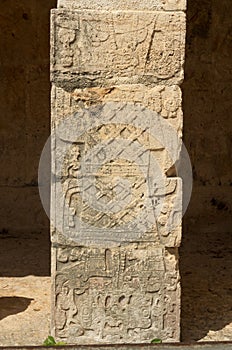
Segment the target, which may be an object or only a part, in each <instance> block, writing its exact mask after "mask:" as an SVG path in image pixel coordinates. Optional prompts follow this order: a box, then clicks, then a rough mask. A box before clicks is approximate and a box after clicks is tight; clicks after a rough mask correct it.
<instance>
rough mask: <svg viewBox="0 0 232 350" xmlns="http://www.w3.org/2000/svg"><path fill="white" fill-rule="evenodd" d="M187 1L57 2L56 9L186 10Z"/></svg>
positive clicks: (69, 0)
mask: <svg viewBox="0 0 232 350" xmlns="http://www.w3.org/2000/svg"><path fill="white" fill-rule="evenodd" d="M186 1H187V0H146V1H139V0H111V1H107V0H101V1H98V0H92V1H91V0H80V1H76V0H58V7H61V8H69V9H72V8H73V9H81V10H85V9H91V10H92V9H96V10H135V9H136V10H142V11H145V10H168V11H177V10H186Z"/></svg>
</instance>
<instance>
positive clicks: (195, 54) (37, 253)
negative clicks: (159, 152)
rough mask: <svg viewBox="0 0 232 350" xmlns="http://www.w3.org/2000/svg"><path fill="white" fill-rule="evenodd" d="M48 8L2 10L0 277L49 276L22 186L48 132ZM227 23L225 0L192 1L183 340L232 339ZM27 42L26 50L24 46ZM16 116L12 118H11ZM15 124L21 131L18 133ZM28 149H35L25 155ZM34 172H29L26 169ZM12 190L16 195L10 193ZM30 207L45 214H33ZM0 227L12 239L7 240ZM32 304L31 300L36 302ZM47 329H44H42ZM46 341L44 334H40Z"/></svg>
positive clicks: (44, 245) (5, 3)
mask: <svg viewBox="0 0 232 350" xmlns="http://www.w3.org/2000/svg"><path fill="white" fill-rule="evenodd" d="M65 2H67V0H66V1H65ZM85 3H86V1H85ZM110 3H111V2H110ZM146 3H148V1H147V2H146ZM138 6H139V4H138ZM54 7H55V1H54V0H39V1H37V0H25V1H23V0H20V1H17V0H12V1H10V0H1V2H0V8H1V21H0V25H1V31H0V36H1V48H2V49H1V52H0V55H1V64H3V62H5V63H4V65H3V66H2V68H3V69H2V75H1V77H3V76H5V78H4V79H1V80H0V86H1V114H0V118H1V142H2V141H3V138H2V128H3V126H4V130H5V136H4V145H5V148H6V149H7V152H3V153H1V173H0V176H3V175H4V174H6V171H7V178H8V179H9V180H10V181H11V180H12V182H11V183H10V181H8V182H6V181H5V179H6V177H5V175H4V178H3V179H2V180H1V202H2V205H1V234H0V237H1V241H0V245H1V248H2V249H1V256H0V258H1V261H0V275H1V278H2V277H3V276H16V275H17V276H22V275H27V274H30V275H31V274H36V275H37V274H39V275H43V274H46V275H47V274H48V271H49V263H48V262H49V241H48V239H46V237H45V235H43V237H42V236H41V235H32V234H31V235H29V233H31V231H39V232H40V231H41V230H43V232H46V233H47V236H48V232H47V230H48V221H46V220H44V219H46V217H45V215H44V214H42V208H41V206H40V200H39V196H38V195H35V196H34V194H32V195H30V187H25V186H24V184H27V183H28V174H31V173H33V176H32V178H35V180H36V176H37V174H36V173H37V162H38V156H35V154H37V152H38V147H39V148H40V149H42V145H43V143H44V140H45V139H46V137H47V135H48V134H49V110H48V109H49V106H48V104H49V102H48V94H49V81H48V80H49V79H48V77H46V75H48V69H47V71H46V69H45V68H44V67H46V66H47V65H48V60H49V58H48V47H49V43H48V37H49V30H48V21H49V11H48V10H49V8H54ZM33 9H36V10H33ZM24 13H25V14H31V15H32V16H31V17H29V20H27V21H26V20H25V19H24V18H23V17H22V16H23V14H24ZM24 17H25V16H24ZM231 17H232V14H231V5H230V1H228V0H225V1H221V0H214V1H212V0H188V11H187V59H186V64H185V82H184V85H183V90H184V105H183V107H184V112H185V129H184V135H185V143H186V145H187V146H188V150H189V152H190V155H191V158H192V161H193V163H194V166H195V169H196V171H195V177H194V183H195V186H194V193H193V197H192V200H191V204H190V207H189V211H188V212H187V215H186V217H184V232H183V244H182V248H181V252H180V253H181V259H180V264H181V277H182V317H181V319H182V321H181V323H182V339H183V341H194V340H202V339H203V340H210V341H217V340H229V339H230V340H231V339H232V337H231V334H232V323H231V320H232V315H231V310H230V305H231V304H232V299H231V298H232V296H231V283H230V282H231V279H232V277H231V271H232V269H231V250H232V248H231V242H232V240H231V227H232V223H231V198H232V196H231V186H230V182H231V142H230V140H231V127H232V123H231V95H232V84H231V39H230V37H231V35H230V33H231ZM41 23H42V24H41ZM26 24H27V27H26V29H25V27H24V25H26ZM37 26H38V27H39V28H40V29H39V30H38V32H39V35H35V30H36V28H37ZM26 36H30V39H28V40H26ZM37 37H38V38H39V42H40V50H39V54H38V49H37V47H36V45H35V44H34V43H35V41H36V40H37V39H36V38H37ZM28 41H29V42H30V45H28V44H27V45H26V44H25V43H26V42H28ZM31 43H33V45H31ZM212 43H214V44H213V45H212ZM31 55H32V57H33V59H32V58H31ZM9 57H11V59H10V60H9ZM39 59H41V60H43V62H44V63H45V66H43V67H42V68H40V69H39V67H38V66H37V65H36V67H35V70H34V72H35V71H36V72H37V74H36V84H34V85H33V86H32V85H30V84H29V87H30V88H29V89H27V90H26V92H25V85H26V84H27V80H25V76H26V73H25V69H26V68H27V67H29V65H30V64H32V65H34V63H35V62H37V60H39ZM22 62H24V63H23V67H24V69H23V67H22V66H21V63H22ZM25 62H26V63H25ZM13 63H14V64H13ZM7 66H8V68H7ZM219 73H220V74H219ZM42 90H43V91H44V93H42ZM24 92H25V93H26V94H27V96H28V98H30V95H31V94H33V96H34V99H33V101H34V102H33V104H32V106H33V113H32V115H36V116H37V117H36V119H34V121H35V122H33V119H31V114H30V116H29V115H28V114H26V113H24V109H23V107H22V104H24V103H25V99H24ZM38 101H39V108H38ZM213 101H215V102H213ZM19 106H21V107H19ZM16 110H17V111H18V112H17V113H16V112H14V111H16ZM35 111H36V113H35ZM23 120H24V123H22V121H23ZM26 120H28V121H29V123H31V128H30V133H29V134H28V138H27V139H25V137H24V130H25V128H26V125H27V123H26ZM20 121H21V124H22V126H20V125H19V123H20ZM32 123H33V124H32ZM12 126H13V127H12ZM38 128H39V129H41V130H42V129H43V130H46V132H45V134H46V135H44V136H43V137H42V136H39V135H38V131H37V129H38ZM19 135H20V137H19ZM215 135H216V137H215ZM28 144H29V145H31V146H30V147H27V145H28ZM38 145H39V146H38ZM13 149H17V151H13ZM219 150H221V152H220V153H219ZM25 152H27V159H28V161H27V162H26V158H25ZM32 152H34V153H33V154H32ZM25 164H26V166H25ZM32 167H33V169H34V170H33V171H31V170H30V169H31V168H32ZM7 169H8V170H7ZM18 174H20V178H21V179H22V184H23V185H22V187H21V188H20V189H17V188H13V187H12V186H14V183H15V176H16V175H17V176H19V175H18ZM220 182H221V185H220ZM13 191H15V193H16V192H17V191H19V193H18V194H17V195H13V194H12V195H11V193H12V192H13ZM36 192H37V189H36V187H34V186H33V193H36ZM2 198H3V199H2ZM25 198H26V199H25ZM32 198H33V201H32ZM29 199H31V200H29ZM211 201H212V202H211ZM36 208H41V209H40V210H39V211H38V213H37V209H36ZM22 210H23V212H22ZM21 213H22V214H21ZM41 215H42V216H41ZM25 221H26V223H27V224H26V225H25ZM38 224H39V229H38V228H37V225H38ZM4 228H5V229H6V230H9V232H10V233H11V234H10V233H9V234H7V233H6V231H4V230H3V229H4ZM25 230H27V232H28V235H27V236H25V235H24V234H23V233H24V232H25ZM15 231H17V232H18V233H19V235H16V234H15ZM215 282H216V283H215ZM13 283H14V282H13ZM23 283H24V282H23ZM40 285H41V289H40V290H41V293H42V292H43V288H44V289H46V288H49V286H45V283H43V279H42V278H41V279H40ZM27 288H28V289H30V286H29V285H27ZM16 293H17V290H16ZM28 297H30V298H34V296H33V295H32V294H30V295H29V296H28ZM46 312H47V313H48V314H49V312H50V304H49V300H48V301H47V304H44V310H43V313H44V314H45V313H46ZM24 314H25V312H21V313H20V314H19V315H18V316H20V321H19V322H17V324H15V325H14V330H15V331H16V332H17V336H18V339H17V341H16V340H15V341H14V342H13V344H16V343H18V344H19V343H20V344H25V341H24V339H25V337H24V334H25V329H26V328H25V327H23V329H22V328H20V327H21V322H23V321H22V320H23V317H24ZM39 320H40V319H39ZM5 321H6V322H8V317H6V318H4V319H2V322H1V325H3V322H5ZM36 322H37V318H36V317H33V319H30V323H36ZM46 324H47V327H48V323H46ZM8 326H9V328H7V327H5V328H4V336H5V339H6V340H5V344H6V345H7V344H11V339H12V338H11V334H10V331H9V330H11V328H12V323H8ZM44 327H45V326H44ZM34 329H37V330H38V332H42V331H43V329H42V328H41V327H40V324H39V323H36V325H35V326H34ZM48 333H49V330H48V328H47V330H46V334H48ZM1 334H3V327H1ZM22 337H23V339H22ZM14 339H16V335H15V336H14ZM42 341H43V336H42V335H41V336H39V335H38V341H37V342H36V344H37V345H40V344H41V343H42ZM213 346H214V348H216V349H219V346H220V345H218V344H215V345H213V344H212V347H213ZM221 346H222V347H223V345H221ZM230 346H231V345H230ZM79 347H80V346H79ZM79 347H78V348H79ZM178 348H179V347H178ZM185 348H186V347H185V346H184V349H185Z"/></svg>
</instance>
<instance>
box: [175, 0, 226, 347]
mask: <svg viewBox="0 0 232 350" xmlns="http://www.w3.org/2000/svg"><path fill="white" fill-rule="evenodd" d="M231 16H232V8H231V3H230V1H226V0H223V1H218V0H214V1H211V0H203V1H202V0H196V1H191V0H189V1H188V11H187V45H186V64H185V81H184V84H183V109H184V115H185V129H184V130H185V132H184V141H185V144H186V147H187V148H188V151H189V154H190V157H191V160H192V165H193V171H194V187H193V195H192V199H191V202H190V206H189V208H188V211H187V213H186V216H185V217H184V222H183V224H184V227H183V241H182V246H181V249H180V268H181V277H182V340H183V341H190V340H196V341H197V340H211V341H215V340H231V339H232V310H231V305H232V293H231V279H232V263H231V252H232V239H231V228H232V215H231V213H232V187H231V184H232V177H231V174H232V172H231V164H232V162H231V154H232V153H231V149H232V143H231V142H232V123H231V96H232V84H231V81H232V69H231V48H232V41H231V30H232V28H231V20H230V18H231ZM196 262H197V264H196Z"/></svg>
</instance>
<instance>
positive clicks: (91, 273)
mask: <svg viewBox="0 0 232 350" xmlns="http://www.w3.org/2000/svg"><path fill="white" fill-rule="evenodd" d="M171 4H172V5H174V6H173V7H172V9H176V7H175V5H176V6H177V7H178V6H179V5H181V6H182V5H183V2H175V1H174V2H164V3H163V7H162V9H163V8H165V9H168V6H171ZM59 5H60V6H62V4H59ZM67 5H70V6H71V7H70V8H68V9H67V8H65V9H58V10H53V11H52V17H51V22H52V25H51V29H52V35H51V80H52V83H53V88H52V131H53V133H52V173H53V182H52V202H51V206H52V210H51V213H52V227H51V234H52V242H53V256H52V260H53V264H52V266H53V267H52V278H53V305H52V310H53V311H52V332H53V335H54V336H55V337H56V338H58V339H62V340H65V341H67V342H71V343H72V342H77V343H78V344H88V343H91V344H93V343H110V342H114V343H133V342H136V343H140V342H141V343H145V342H149V341H150V340H151V339H152V338H153V337H160V338H162V340H163V341H166V342H173V341H178V340H179V338H180V333H179V331H180V280H179V271H178V247H179V245H180V242H181V217H182V200H181V197H182V187H181V180H180V179H178V178H177V177H176V174H175V171H174V170H173V169H172V166H173V164H174V163H175V161H176V160H178V159H179V155H180V149H181V137H182V111H181V91H180V88H179V87H178V84H180V82H181V81H182V79H183V63H184V46H185V14H184V13H183V12H181V11H175V12H172V11H169V12H165V11H145V10H146V9H147V6H148V8H149V9H150V10H151V8H150V4H149V2H148V3H147V5H145V8H142V7H141V11H134V9H133V11H128V6H129V2H128V3H125V4H124V6H123V7H122V9H120V11H115V10H117V9H118V7H117V6H118V5H119V4H117V6H116V8H114V9H113V10H112V11H110V12H108V11H106V10H107V9H110V6H113V5H114V2H113V3H111V4H110V5H109V6H107V7H106V9H104V11H102V10H100V9H99V8H98V7H97V8H96V6H95V5H96V4H94V3H93V6H92V7H91V9H90V10H88V9H85V10H83V11H82V10H80V9H75V10H74V9H73V8H74V6H73V3H70V2H69V3H67ZM157 5H161V3H160V4H157ZM88 6H89V5H87V7H88ZM141 6H142V4H141ZM77 7H78V6H77ZM125 8H126V10H123V9H125ZM169 9H170V10H171V8H170V7H169ZM142 10H143V11H142ZM170 175H171V176H172V178H168V176H170Z"/></svg>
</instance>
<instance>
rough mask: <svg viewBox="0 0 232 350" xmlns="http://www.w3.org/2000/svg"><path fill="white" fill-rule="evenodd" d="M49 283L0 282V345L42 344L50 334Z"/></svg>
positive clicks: (30, 278)
mask: <svg viewBox="0 0 232 350" xmlns="http://www.w3.org/2000/svg"><path fill="white" fill-rule="evenodd" d="M50 284H51V281H50V278H49V277H34V276H27V277H23V278H15V277H10V278H1V279H0V328H1V332H0V346H23V345H25V344H26V345H27V346H29V345H31V346H32V345H33V346H35V345H37V346H38V345H42V344H43V341H44V340H45V339H46V338H47V336H48V334H49V321H50V308H49V304H50V297H51V292H50V291H51V287H50Z"/></svg>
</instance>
